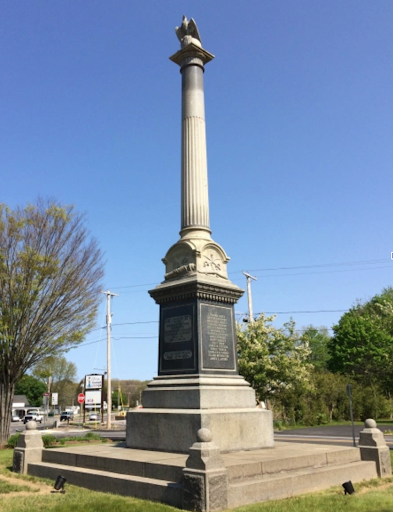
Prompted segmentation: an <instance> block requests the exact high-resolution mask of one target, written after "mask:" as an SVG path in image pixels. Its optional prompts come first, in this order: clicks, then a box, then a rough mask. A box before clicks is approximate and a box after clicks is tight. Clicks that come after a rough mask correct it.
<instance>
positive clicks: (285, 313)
mask: <svg viewBox="0 0 393 512" xmlns="http://www.w3.org/2000/svg"><path fill="white" fill-rule="evenodd" d="M347 311H349V310H348V309H318V310H312V311H311V310H310V311H264V312H263V313H264V314H266V315H289V314H292V313H293V314H295V313H296V314H299V313H346V312H347ZM260 314H261V313H258V315H260Z"/></svg>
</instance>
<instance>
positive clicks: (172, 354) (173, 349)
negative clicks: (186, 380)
mask: <svg viewBox="0 0 393 512" xmlns="http://www.w3.org/2000/svg"><path fill="white" fill-rule="evenodd" d="M194 318H195V307H194V305H193V304H184V305H182V306H162V307H161V320H160V363H159V370H158V371H159V374H163V373H165V374H171V373H179V372H182V373H184V372H186V371H196V360H195V353H196V350H195V349H196V347H195V343H196V336H195V333H194V329H195V320H194Z"/></svg>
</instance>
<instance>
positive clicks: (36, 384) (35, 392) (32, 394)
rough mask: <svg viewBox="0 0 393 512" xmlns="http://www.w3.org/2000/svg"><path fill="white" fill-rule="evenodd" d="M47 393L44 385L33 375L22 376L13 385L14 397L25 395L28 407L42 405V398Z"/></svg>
mask: <svg viewBox="0 0 393 512" xmlns="http://www.w3.org/2000/svg"><path fill="white" fill-rule="evenodd" d="M46 391H47V387H46V385H45V384H44V383H43V382H42V381H41V380H39V379H37V378H36V377H33V375H27V374H26V375H23V377H22V378H21V379H20V380H19V381H18V382H17V383H16V385H15V395H25V396H26V398H27V399H28V401H29V404H30V405H35V406H36V407H39V406H40V405H42V396H43V394H44V393H45V392H46Z"/></svg>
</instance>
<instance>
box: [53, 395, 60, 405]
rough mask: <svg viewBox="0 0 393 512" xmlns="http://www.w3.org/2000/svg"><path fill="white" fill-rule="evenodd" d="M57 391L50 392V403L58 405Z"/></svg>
mask: <svg viewBox="0 0 393 512" xmlns="http://www.w3.org/2000/svg"><path fill="white" fill-rule="evenodd" d="M58 403H59V393H52V405H58Z"/></svg>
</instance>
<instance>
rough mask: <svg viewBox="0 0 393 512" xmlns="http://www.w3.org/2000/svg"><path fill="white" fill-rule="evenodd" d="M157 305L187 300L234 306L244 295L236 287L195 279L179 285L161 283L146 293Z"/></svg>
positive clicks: (183, 281)
mask: <svg viewBox="0 0 393 512" xmlns="http://www.w3.org/2000/svg"><path fill="white" fill-rule="evenodd" d="M148 293H149V294H150V296H151V297H152V298H153V299H154V300H155V301H156V303H157V304H165V303H166V302H176V301H180V300H188V299H201V300H207V301H210V302H221V303H226V304H235V303H236V302H237V301H238V300H239V299H240V297H242V295H243V294H244V290H242V289H241V288H239V287H237V286H236V285H228V284H224V283H223V284H220V283H209V282H206V281H199V280H197V279H192V280H182V282H179V283H173V282H171V283H170V284H166V283H163V284H161V285H158V286H157V287H156V288H154V289H153V290H149V292H148Z"/></svg>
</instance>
